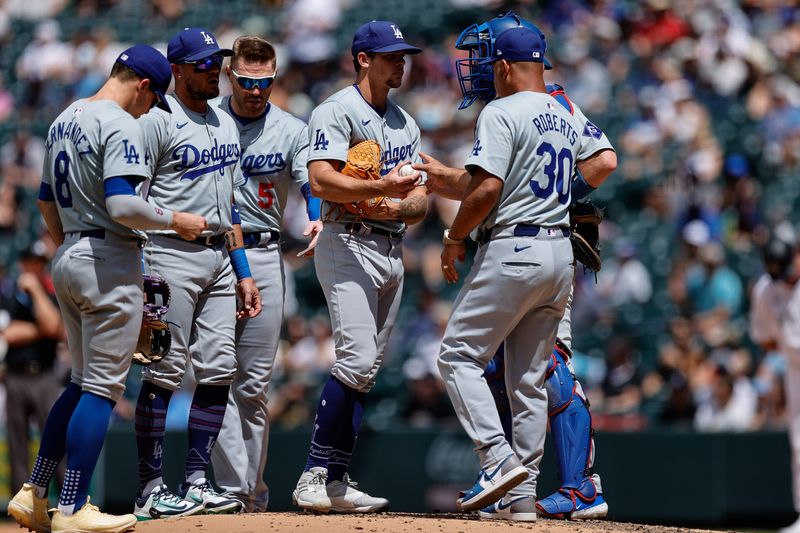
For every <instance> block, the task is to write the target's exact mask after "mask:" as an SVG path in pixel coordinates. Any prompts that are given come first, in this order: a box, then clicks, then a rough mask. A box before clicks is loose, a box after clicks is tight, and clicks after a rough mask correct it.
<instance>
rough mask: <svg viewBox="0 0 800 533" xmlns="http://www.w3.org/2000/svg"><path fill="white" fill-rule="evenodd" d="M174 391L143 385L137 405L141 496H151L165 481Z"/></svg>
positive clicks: (151, 384)
mask: <svg viewBox="0 0 800 533" xmlns="http://www.w3.org/2000/svg"><path fill="white" fill-rule="evenodd" d="M170 398H172V391H171V390H168V389H165V388H163V387H159V386H158V385H154V384H153V383H150V382H149V381H143V382H142V389H141V391H139V399H138V400H137V402H136V420H135V424H136V448H137V450H138V453H139V493H140V494H148V493H150V492H151V491H152V490H153V489H154V488H155V487H157V486H158V485H161V483H162V482H163V480H162V478H161V466H162V461H163V453H164V452H163V450H164V433H165V432H166V428H167V407H168V406H169V400H170Z"/></svg>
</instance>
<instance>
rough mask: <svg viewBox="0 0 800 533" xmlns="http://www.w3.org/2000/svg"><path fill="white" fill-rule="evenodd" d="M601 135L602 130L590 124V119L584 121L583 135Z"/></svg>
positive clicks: (596, 136) (596, 137) (598, 136)
mask: <svg viewBox="0 0 800 533" xmlns="http://www.w3.org/2000/svg"><path fill="white" fill-rule="evenodd" d="M602 135H603V130H601V129H600V128H598V127H597V126H595V125H594V124H592V122H591V121H589V120H587V121H586V126H585V127H584V128H583V136H584V137H594V138H595V139H599V138H600V137H601V136H602Z"/></svg>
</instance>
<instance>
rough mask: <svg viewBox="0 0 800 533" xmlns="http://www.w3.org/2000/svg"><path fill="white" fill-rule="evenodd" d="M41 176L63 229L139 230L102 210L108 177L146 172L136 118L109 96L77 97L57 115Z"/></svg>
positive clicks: (129, 233)
mask: <svg viewBox="0 0 800 533" xmlns="http://www.w3.org/2000/svg"><path fill="white" fill-rule="evenodd" d="M45 149H46V152H45V159H44V168H43V172H42V181H44V182H46V183H48V184H50V186H51V187H52V189H53V194H54V196H55V198H56V205H57V208H58V215H59V218H60V219H61V224H62V225H63V227H64V231H65V232H69V231H83V230H91V229H97V228H102V229H105V230H108V231H113V232H114V233H119V234H121V235H138V236H143V235H144V234H143V233H141V232H137V231H135V230H132V229H130V228H128V227H127V226H123V225H122V224H120V223H118V222H115V221H114V220H113V219H112V218H111V217H110V216H109V214H108V211H107V210H106V200H105V189H104V187H103V183H104V181H105V180H107V179H108V178H114V177H124V176H141V177H142V178H143V179H144V178H147V177H148V176H149V175H150V172H149V170H148V168H147V167H146V166H145V145H144V142H143V139H142V131H141V128H140V127H139V124H138V123H137V121H136V120H135V119H134V118H133V117H132V116H131V115H130V114H128V113H127V112H126V111H125V110H124V109H122V108H121V107H119V105H117V104H116V103H115V102H112V101H110V100H98V101H89V100H85V99H84V100H78V101H77V102H74V103H73V104H72V105H70V106H69V107H67V108H66V109H65V110H64V111H62V112H61V114H60V115H58V118H56V120H55V121H54V122H53V124H52V125H51V126H50V129H49V130H48V133H47V138H46V139H45Z"/></svg>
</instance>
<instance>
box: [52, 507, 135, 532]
mask: <svg viewBox="0 0 800 533" xmlns="http://www.w3.org/2000/svg"><path fill="white" fill-rule="evenodd" d="M135 525H136V517H135V516H133V515H132V514H125V515H121V516H116V515H113V514H106V513H102V512H100V509H98V508H97V507H96V506H94V505H92V504H91V503H89V500H88V499H87V500H86V503H85V504H83V507H81V508H80V510H79V511H77V512H75V513H73V514H71V515H65V514H63V513H62V512H61V511H59V510H57V509H56V510H55V512H53V523H52V533H73V532H81V533H122V532H123V531H127V530H129V529H131V528H133V526H135Z"/></svg>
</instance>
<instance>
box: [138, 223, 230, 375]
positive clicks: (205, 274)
mask: <svg viewBox="0 0 800 533" xmlns="http://www.w3.org/2000/svg"><path fill="white" fill-rule="evenodd" d="M144 263H145V271H146V272H147V273H148V274H152V275H155V276H161V277H163V278H164V279H166V280H167V282H168V283H169V286H170V292H171V295H170V296H171V299H170V305H169V311H168V312H167V315H166V320H167V323H169V327H170V333H172V347H171V348H170V350H169V353H168V354H167V355H165V356H164V358H163V359H162V360H161V361H159V362H157V363H153V364H152V365H150V366H148V367H147V368H145V370H144V376H143V378H144V379H146V380H148V381H152V382H153V383H155V384H156V385H158V386H159V387H164V388H165V389H169V390H177V389H178V388H180V385H181V380H182V379H183V374H184V373H185V372H186V363H187V361H189V360H190V359H191V361H192V369H193V370H194V375H195V378H196V379H197V383H199V384H202V385H229V384H230V383H231V381H232V380H233V375H234V373H235V371H236V351H235V349H234V330H235V325H236V291H235V288H234V276H233V269H232V267H231V262H230V260H229V259H228V251H227V250H226V249H225V247H224V246H222V245H218V246H203V245H199V244H195V243H191V242H186V241H182V240H180V239H173V238H170V237H164V236H159V235H153V236H151V237H150V241H149V242H148V243H147V245H145V247H144Z"/></svg>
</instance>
